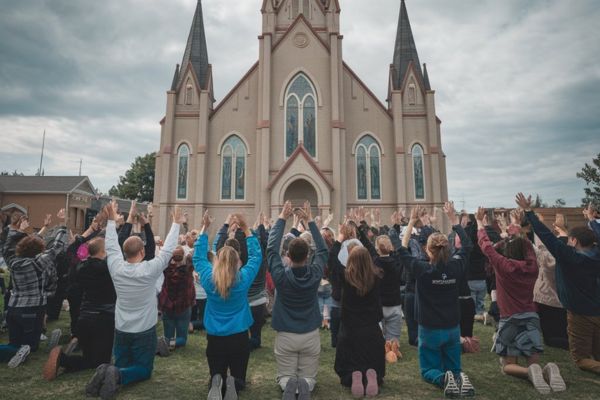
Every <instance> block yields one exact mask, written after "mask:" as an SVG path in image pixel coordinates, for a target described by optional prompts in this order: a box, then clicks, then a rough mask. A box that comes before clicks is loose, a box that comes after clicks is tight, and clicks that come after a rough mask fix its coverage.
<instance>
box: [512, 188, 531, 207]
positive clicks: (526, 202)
mask: <svg viewBox="0 0 600 400" xmlns="http://www.w3.org/2000/svg"><path fill="white" fill-rule="evenodd" d="M515 201H516V203H517V204H518V205H519V207H521V208H522V209H523V210H525V211H529V210H531V195H529V196H528V197H525V195H524V194H523V193H521V192H519V193H517V196H516V197H515Z"/></svg>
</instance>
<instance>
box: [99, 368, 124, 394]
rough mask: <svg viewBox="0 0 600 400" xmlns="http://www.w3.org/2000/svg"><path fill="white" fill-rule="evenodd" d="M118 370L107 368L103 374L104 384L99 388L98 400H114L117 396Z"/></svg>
mask: <svg viewBox="0 0 600 400" xmlns="http://www.w3.org/2000/svg"><path fill="white" fill-rule="evenodd" d="M118 376H119V370H118V369H117V367H113V366H109V367H107V368H106V372H105V373H104V382H102V386H101V387H100V392H99V394H100V398H101V399H102V400H110V399H114V398H115V397H116V396H117V389H118V388H119V382H118Z"/></svg>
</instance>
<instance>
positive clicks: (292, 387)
mask: <svg viewBox="0 0 600 400" xmlns="http://www.w3.org/2000/svg"><path fill="white" fill-rule="evenodd" d="M296 390H298V380H297V379H296V378H290V379H289V380H288V381H287V383H286V385H285V390H284V391H283V396H282V397H281V399H282V400H296Z"/></svg>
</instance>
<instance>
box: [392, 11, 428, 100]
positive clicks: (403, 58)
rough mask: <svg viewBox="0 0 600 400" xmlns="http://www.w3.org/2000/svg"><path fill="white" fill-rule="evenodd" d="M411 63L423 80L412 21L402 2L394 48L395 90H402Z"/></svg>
mask: <svg viewBox="0 0 600 400" xmlns="http://www.w3.org/2000/svg"><path fill="white" fill-rule="evenodd" d="M411 61H412V62H413V64H414V68H415V70H416V71H417V74H418V75H419V77H420V78H421V80H423V73H422V72H421V64H420V62H419V54H418V53H417V46H416V45H415V39H414V38H413V34H412V29H411V27H410V21H409V20H408V12H407V11H406V4H405V3H404V0H402V2H401V4H400V17H399V19H398V31H397V33H396V44H395V46H394V62H393V66H394V70H395V75H394V82H393V83H394V89H401V87H400V86H401V85H402V82H403V81H404V75H406V71H407V70H408V65H409V64H410V62H411Z"/></svg>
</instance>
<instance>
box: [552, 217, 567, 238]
mask: <svg viewBox="0 0 600 400" xmlns="http://www.w3.org/2000/svg"><path fill="white" fill-rule="evenodd" d="M552 226H553V227H554V230H555V231H556V233H558V234H559V235H561V236H566V235H567V224H566V222H565V216H564V214H556V217H555V220H554V224H553V225H552Z"/></svg>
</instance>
